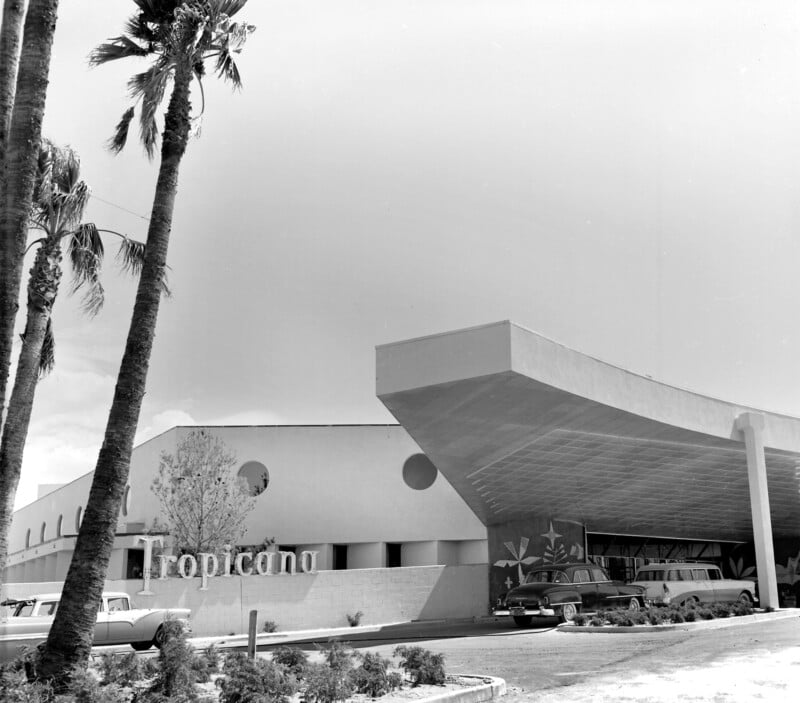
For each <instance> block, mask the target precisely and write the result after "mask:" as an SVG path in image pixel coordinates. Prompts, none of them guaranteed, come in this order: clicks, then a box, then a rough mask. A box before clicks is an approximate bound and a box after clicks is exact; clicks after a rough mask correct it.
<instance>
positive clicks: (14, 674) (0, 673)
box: [0, 660, 53, 703]
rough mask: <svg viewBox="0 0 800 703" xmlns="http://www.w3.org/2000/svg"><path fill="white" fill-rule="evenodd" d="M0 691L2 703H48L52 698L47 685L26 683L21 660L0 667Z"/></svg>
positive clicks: (50, 689)
mask: <svg viewBox="0 0 800 703" xmlns="http://www.w3.org/2000/svg"><path fill="white" fill-rule="evenodd" d="M0 691H2V693H3V695H4V696H5V697H4V698H3V699H2V700H3V703H49V701H51V700H52V697H53V690H52V688H51V687H50V685H49V684H46V683H41V682H38V681H36V682H34V683H28V676H27V674H26V673H25V667H24V665H23V662H22V661H21V660H17V661H15V662H13V663H12V664H8V665H6V666H3V667H0Z"/></svg>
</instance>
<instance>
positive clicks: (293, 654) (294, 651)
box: [272, 646, 308, 679]
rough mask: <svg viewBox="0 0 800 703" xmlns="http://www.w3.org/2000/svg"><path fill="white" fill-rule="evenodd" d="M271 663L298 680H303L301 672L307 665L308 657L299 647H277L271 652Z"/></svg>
mask: <svg viewBox="0 0 800 703" xmlns="http://www.w3.org/2000/svg"><path fill="white" fill-rule="evenodd" d="M272 661H274V662H275V663H276V664H278V665H280V666H282V667H283V668H284V669H286V670H287V671H288V672H289V673H291V674H294V675H295V676H296V677H297V678H298V679H302V678H303V671H304V670H305V668H306V666H307V665H308V655H307V654H306V653H305V652H304V651H303V650H302V649H300V648H299V647H287V646H283V647H277V648H276V649H274V650H273V652H272Z"/></svg>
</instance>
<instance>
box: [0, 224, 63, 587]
mask: <svg viewBox="0 0 800 703" xmlns="http://www.w3.org/2000/svg"><path fill="white" fill-rule="evenodd" d="M60 280H61V244H60V240H59V239H58V238H50V239H47V240H46V241H45V243H44V244H43V245H42V246H41V247H40V248H39V251H38V252H37V254H36V261H35V262H34V264H33V268H32V269H31V278H30V281H29V283H28V320H27V324H26V325H25V335H24V337H23V341H22V347H21V349H20V352H19V363H18V364H17V371H16V375H15V377H14V389H13V390H12V392H11V398H10V400H9V406H8V419H7V420H6V423H5V425H4V426H3V433H2V442H1V443H0V496H2V501H0V525H2V526H4V529H2V530H0V588H2V585H3V581H2V577H3V571H4V569H5V567H6V563H7V561H8V528H9V527H10V525H11V516H12V513H13V511H14V497H15V496H16V494H17V485H18V484H19V475H20V470H21V468H22V453H23V450H24V449H25V439H26V438H27V436H28V426H29V424H30V420H31V410H32V409H33V397H34V394H35V393H36V383H37V381H38V380H39V369H40V360H41V355H42V344H43V343H44V339H45V336H46V335H47V325H48V323H49V321H50V315H51V313H52V310H53V304H54V303H55V300H56V295H58V284H59V281H60Z"/></svg>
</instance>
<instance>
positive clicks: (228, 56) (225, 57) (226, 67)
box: [217, 49, 242, 89]
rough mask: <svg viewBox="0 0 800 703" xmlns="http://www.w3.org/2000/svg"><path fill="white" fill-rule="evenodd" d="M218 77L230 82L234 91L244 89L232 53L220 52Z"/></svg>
mask: <svg viewBox="0 0 800 703" xmlns="http://www.w3.org/2000/svg"><path fill="white" fill-rule="evenodd" d="M217 75H218V76H219V77H220V78H224V79H225V80H227V81H230V82H231V83H232V84H233V87H234V89H240V88H241V87H242V77H241V75H240V74H239V69H238V68H237V66H236V62H235V61H234V60H233V54H232V53H231V52H230V51H227V50H223V49H221V50H220V52H219V55H218V56H217Z"/></svg>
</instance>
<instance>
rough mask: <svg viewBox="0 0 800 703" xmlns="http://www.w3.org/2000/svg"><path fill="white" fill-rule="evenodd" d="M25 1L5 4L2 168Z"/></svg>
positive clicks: (0, 51)
mask: <svg viewBox="0 0 800 703" xmlns="http://www.w3.org/2000/svg"><path fill="white" fill-rule="evenodd" d="M24 16H25V2H24V0H5V1H4V2H3V27H2V29H0V168H2V165H3V161H4V160H5V157H6V144H7V143H8V125H9V124H10V123H11V109H12V108H13V106H14V84H15V82H16V80H17V62H18V61H19V44H20V38H21V36H22V19H23V17H24Z"/></svg>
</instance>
